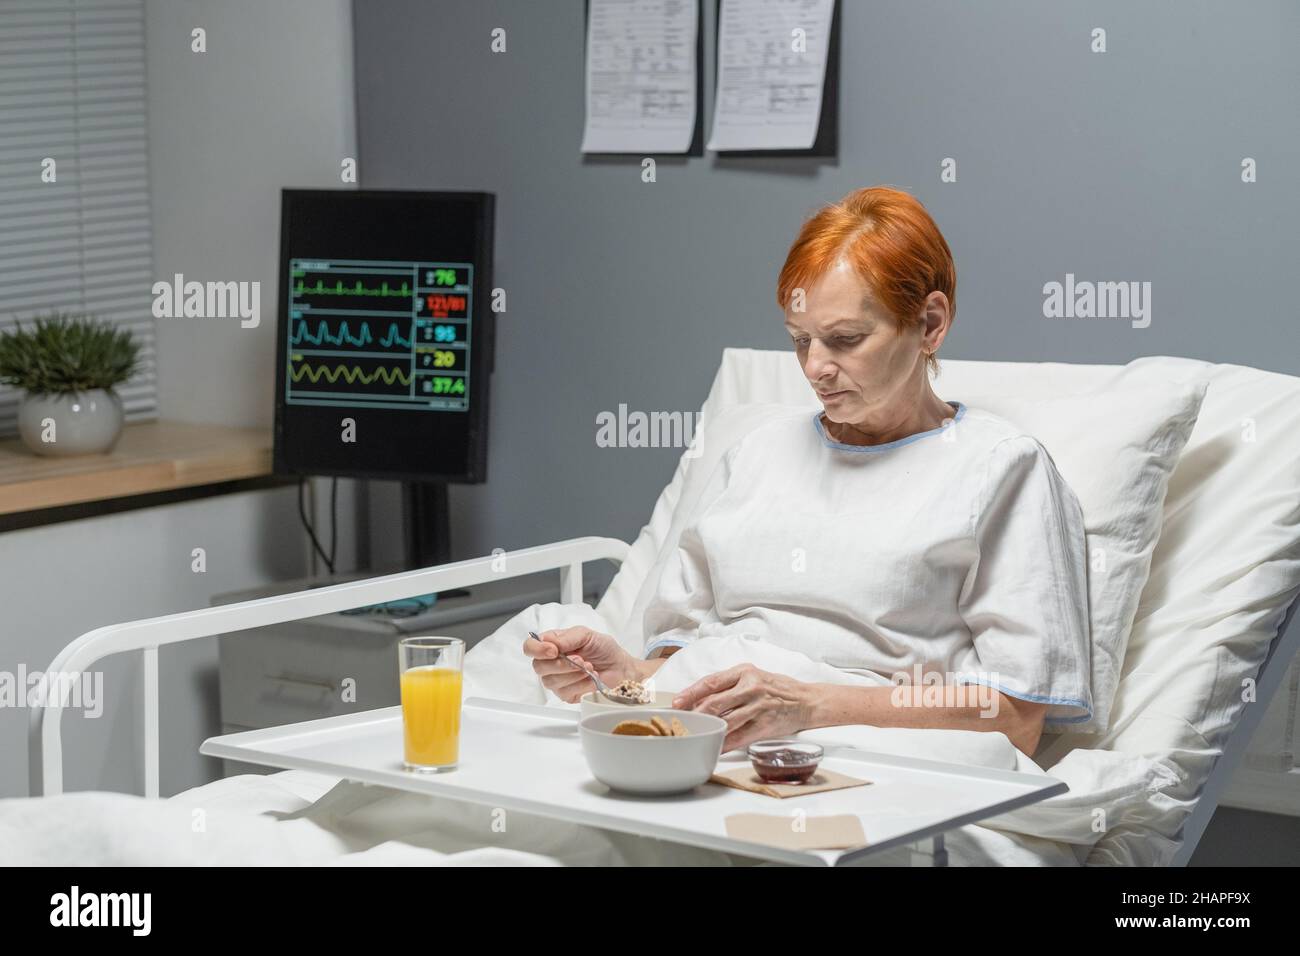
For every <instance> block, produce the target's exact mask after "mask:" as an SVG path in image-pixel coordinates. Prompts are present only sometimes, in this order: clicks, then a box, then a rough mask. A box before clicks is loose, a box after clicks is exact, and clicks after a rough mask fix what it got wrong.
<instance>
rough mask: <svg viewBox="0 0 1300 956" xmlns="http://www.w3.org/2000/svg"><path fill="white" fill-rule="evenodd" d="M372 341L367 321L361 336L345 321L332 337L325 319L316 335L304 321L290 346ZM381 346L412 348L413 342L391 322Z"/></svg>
mask: <svg viewBox="0 0 1300 956" xmlns="http://www.w3.org/2000/svg"><path fill="white" fill-rule="evenodd" d="M372 341H374V339H373V338H372V337H371V335H370V322H369V321H366V320H362V322H361V333H360V335H353V334H352V330H351V329H349V328H348V323H347V321H346V320H344V322H343V323H342V324H341V325H340V326H339V331H338V334H337V335H332V334H331V333H330V329H329V323H328V322H326V321H324V320H323V319H322V320H321V323H320V325H318V326H317V330H316V334H315V335H312V333H311V331H310V329H309V328H308V326H307V320H306V319H303V320H301V321H300V322H299V323H298V325H297V326H296V327H295V328H294V333H293V337H292V338H291V339H290V340H289V344H290V345H300V344H302V343H303V342H310V343H311V344H312V345H320V344H321V343H322V342H328V343H329V344H330V345H342V344H343V343H344V342H347V343H348V344H349V345H358V346H360V345H369V344H370V343H371V342H372ZM379 344H380V345H382V346H383V347H384V348H389V347H390V346H392V345H394V344H396V345H401V346H402V347H403V348H410V346H411V340H410V339H407V338H404V337H403V336H402V333H401V329H400V328H399V326H398V324H397V323H396V322H390V323H389V324H388V331H387V332H385V333H384V337H383V338H382V339H380V341H379Z"/></svg>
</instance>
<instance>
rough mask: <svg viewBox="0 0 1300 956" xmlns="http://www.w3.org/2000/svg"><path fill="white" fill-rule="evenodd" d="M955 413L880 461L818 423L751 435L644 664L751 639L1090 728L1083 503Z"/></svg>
mask: <svg viewBox="0 0 1300 956" xmlns="http://www.w3.org/2000/svg"><path fill="white" fill-rule="evenodd" d="M951 405H953V406H954V407H955V409H956V412H955V415H954V419H953V420H951V421H950V422H948V423H947V424H946V425H945V426H944V427H942V428H937V429H933V430H931V431H926V432H921V433H918V434H916V435H911V436H909V437H907V438H903V439H899V440H898V441H893V442H889V443H887V444H882V445H873V446H858V445H846V444H842V443H839V442H835V441H834V440H832V439H831V438H830V436H829V435H828V434H827V433H826V431H825V429H824V427H823V424H822V422H821V412H820V410H818V411H816V412H802V411H801V412H800V413H799V414H798V415H793V416H781V417H778V418H775V419H773V420H772V421H770V422H765V423H764V424H763V425H761V426H759V427H758V428H756V429H755V430H753V431H751V432H750V433H749V434H748V435H746V436H745V437H744V438H743V439H742V440H741V441H740V442H738V443H737V444H736V445H735V446H733V447H732V448H731V449H729V450H728V451H727V452H726V454H725V455H724V456H723V457H722V459H721V460H720V461H719V462H718V464H717V466H716V468H715V470H714V472H713V474H712V476H711V477H710V479H709V481H708V483H707V485H706V487H705V489H704V491H703V493H702V495H701V497H700V500H699V502H698V503H697V505H696V507H695V511H694V513H693V514H692V516H691V520H690V522H689V523H688V525H687V526H686V527H685V529H684V530H683V532H682V535H681V538H680V541H679V544H678V548H677V550H676V553H675V554H674V555H673V556H672V557H671V558H670V559H669V560H668V562H667V563H666V564H665V566H664V571H663V575H662V577H661V579H660V581H659V584H658V589H657V590H656V592H655V595H654V597H653V599H652V600H651V602H650V603H649V604H648V605H647V607H646V612H645V617H644V621H643V625H644V633H645V646H644V652H645V655H646V656H647V657H654V656H657V655H658V654H659V653H660V651H661V649H663V648H665V647H667V646H670V645H675V646H678V647H682V646H686V645H688V644H690V643H691V642H692V641H695V640H707V639H708V637H709V636H711V635H730V634H745V635H748V636H751V637H754V638H757V639H759V640H763V641H770V642H772V643H774V644H777V645H780V646H782V647H786V648H789V649H791V650H797V651H800V652H802V653H803V654H805V655H807V656H808V657H810V658H812V659H813V660H817V661H823V662H825V663H827V664H830V665H833V666H835V667H839V668H842V669H846V670H849V671H852V672H855V673H858V674H860V675H862V676H866V677H875V676H879V677H880V682H881V683H882V684H885V683H889V682H891V681H896V682H899V683H904V682H905V683H911V684H916V683H919V682H920V679H923V676H924V675H927V674H931V672H937V675H939V676H940V677H941V679H942V681H943V683H958V684H961V683H979V684H985V685H987V686H990V687H996V688H997V689H998V690H1001V691H1003V692H1004V693H1006V694H1009V695H1011V696H1014V697H1019V698H1024V699H1026V700H1031V701H1038V702H1042V703H1047V704H1050V705H1051V706H1050V707H1049V709H1048V710H1047V712H1046V720H1047V721H1049V722H1053V723H1064V724H1068V723H1080V722H1083V721H1085V720H1087V719H1089V717H1090V715H1091V712H1092V694H1091V680H1090V676H1089V675H1090V661H1089V653H1090V635H1089V619H1088V591H1087V569H1086V565H1085V560H1086V547H1085V539H1084V525H1083V514H1082V511H1081V509H1080V507H1079V502H1078V499H1077V498H1076V497H1075V495H1074V492H1073V491H1072V490H1071V489H1070V487H1069V485H1067V484H1066V483H1065V480H1064V479H1063V478H1062V477H1061V475H1060V474H1059V473H1058V472H1057V470H1056V465H1055V463H1054V462H1053V461H1052V459H1051V456H1050V455H1049V454H1048V452H1047V450H1046V449H1045V448H1043V446H1042V445H1041V444H1040V443H1039V442H1038V441H1037V439H1035V438H1033V437H1032V436H1030V435H1027V434H1025V433H1024V432H1023V431H1021V430H1020V429H1018V428H1017V427H1016V426H1014V425H1012V424H1011V423H1010V422H1008V421H1006V420H1005V419H1003V418H1000V417H998V416H996V415H993V414H990V413H988V412H983V411H980V410H979V409H971V408H967V407H966V406H965V405H964V404H962V403H961V402H952V403H951ZM900 674H903V675H905V677H900V676H899V675H900ZM934 679H935V677H930V678H929V680H934Z"/></svg>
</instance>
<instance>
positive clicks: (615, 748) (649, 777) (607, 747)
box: [578, 707, 727, 795]
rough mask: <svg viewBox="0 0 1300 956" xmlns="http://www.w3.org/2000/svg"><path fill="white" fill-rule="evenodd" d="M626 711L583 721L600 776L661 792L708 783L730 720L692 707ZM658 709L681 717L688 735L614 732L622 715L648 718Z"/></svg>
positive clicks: (616, 785)
mask: <svg viewBox="0 0 1300 956" xmlns="http://www.w3.org/2000/svg"><path fill="white" fill-rule="evenodd" d="M619 709H620V710H621V711H624V712H623V713H611V712H608V711H602V712H601V713H597V714H590V715H588V716H586V717H583V718H581V719H579V721H578V736H579V738H581V740H582V753H583V755H584V756H585V757H586V758H587V766H588V767H590V768H591V772H592V774H593V775H594V776H595V778H596V779H597V780H599V781H600V782H601V783H603V784H605V786H607V787H609V788H610V789H613V790H621V791H623V792H625V793H637V794H648V795H660V794H667V793H684V792H686V791H687V790H691V789H693V788H695V787H698V786H699V785H700V784H702V783H704V782H705V781H706V780H708V779H709V777H710V776H711V775H712V773H713V770H714V768H715V767H716V766H717V765H718V757H719V756H720V755H721V754H722V741H723V739H724V738H725V737H726V735H727V722H726V721H725V720H723V719H722V718H721V717H714V716H713V715H712V714H696V713H693V712H692V711H689V710H657V709H652V708H642V709H638V710H636V712H635V713H628V712H627V711H630V710H631V708H627V707H621V708H619ZM655 714H658V715H659V716H660V717H662V718H663V719H664V720H668V721H671V720H672V718H673V717H676V718H677V719H678V720H680V721H681V722H682V723H683V724H685V725H686V729H687V730H688V731H689V733H688V734H687V735H686V736H685V737H634V736H631V735H626V734H614V733H611V732H610V731H612V730H613V729H614V726H615V725H616V724H617V723H619V722H620V721H623V720H649V719H650V718H651V717H652V716H653V715H655Z"/></svg>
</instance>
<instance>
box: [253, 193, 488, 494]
mask: <svg viewBox="0 0 1300 956" xmlns="http://www.w3.org/2000/svg"><path fill="white" fill-rule="evenodd" d="M492 214H493V196H492V195H491V194H488V193H468V192H465V193H460V192H437V193H432V192H396V191H375V190H330V191H324V190H293V189H288V190H284V193H283V199H282V208H281V218H280V246H281V250H280V257H281V261H280V290H281V294H280V303H279V324H278V346H277V348H278V358H277V363H276V379H277V381H276V402H275V406H276V415H275V470H276V471H277V472H278V473H289V474H304V475H340V476H350V477H360V478H389V479H403V480H415V481H456V482H481V481H484V480H486V477H487V420H488V419H487V404H488V376H489V374H490V373H491V370H492V354H493V339H494V331H495V330H494V328H493V323H492V313H491V310H490V309H489V308H488V306H487V303H488V297H489V295H490V293H491V271H492Z"/></svg>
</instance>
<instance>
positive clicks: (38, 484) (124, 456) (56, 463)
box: [0, 421, 271, 515]
mask: <svg viewBox="0 0 1300 956" xmlns="http://www.w3.org/2000/svg"><path fill="white" fill-rule="evenodd" d="M270 476H271V430H270V429H269V428H232V427H230V426H227V425H189V424H185V423H184V422H168V421H154V422H140V423H138V424H132V425H127V426H125V427H124V428H123V429H122V435H121V437H120V438H118V440H117V444H116V445H115V446H114V447H113V450H112V451H111V452H108V453H106V454H100V455H77V456H74V457H68V458H56V457H47V456H44V455H36V454H33V453H32V451H31V450H30V449H28V447H27V446H26V445H25V444H24V443H23V441H22V439H20V438H7V439H4V440H0V515H18V514H22V513H25V512H32V511H41V510H44V509H50V508H64V507H67V506H70V505H81V504H85V503H87V502H96V501H109V500H115V499H121V498H132V497H137V496H147V495H159V494H160V493H166V492H175V491H178V490H179V489H185V488H196V487H199V486H204V485H215V484H222V483H227V482H245V481H248V480H250V479H265V478H269V477H270Z"/></svg>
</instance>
